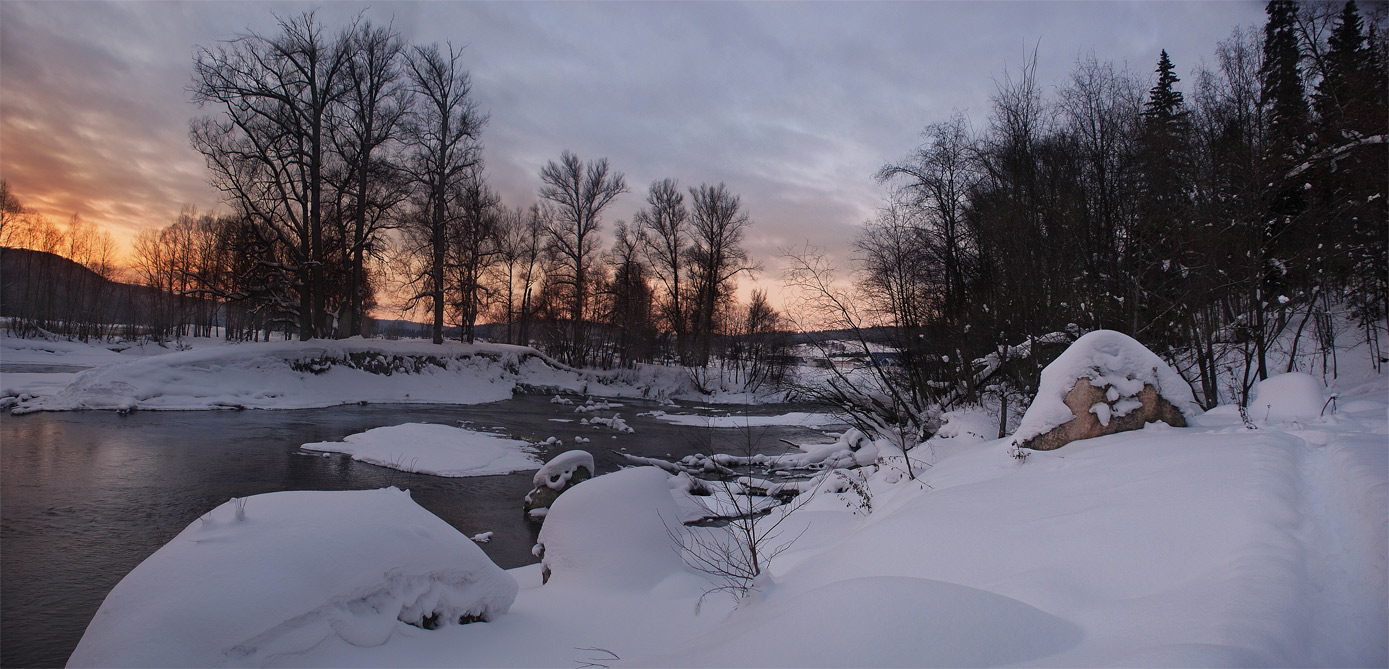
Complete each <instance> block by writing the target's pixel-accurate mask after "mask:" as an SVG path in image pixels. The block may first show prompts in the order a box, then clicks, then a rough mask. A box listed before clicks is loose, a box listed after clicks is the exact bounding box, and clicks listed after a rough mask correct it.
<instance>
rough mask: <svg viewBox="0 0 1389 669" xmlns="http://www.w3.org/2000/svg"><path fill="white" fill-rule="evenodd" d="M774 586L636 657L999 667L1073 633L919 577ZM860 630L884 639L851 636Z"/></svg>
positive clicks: (1047, 619) (1072, 638) (708, 662)
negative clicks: (672, 646)
mask: <svg viewBox="0 0 1389 669" xmlns="http://www.w3.org/2000/svg"><path fill="white" fill-rule="evenodd" d="M781 590H782V588H781V586H779V585H774V586H773V587H772V588H771V592H770V593H769V595H768V596H767V598H766V600H765V601H764V602H762V603H761V604H760V605H759V606H758V607H757V608H758V609H760V610H758V611H757V612H756V615H755V616H754V615H751V614H752V611H737V612H735V613H734V614H733V615H732V616H730V618H729V619H728V620H727V621H726V622H725V623H724V624H723V625H721V626H719V627H716V628H714V629H713V630H712V631H710V632H708V633H706V634H704V635H703V636H701V637H699V638H697V639H695V640H694V641H693V642H692V643H691V644H690V645H689V648H688V649H687V651H686V652H684V653H679V654H677V655H675V656H673V657H669V658H660V659H656V658H651V660H650V661H638V662H637V664H639V665H643V666H711V667H731V666H744V665H746V664H747V662H748V658H757V660H756V665H757V666H765V667H979V666H998V665H1004V664H1015V663H1018V662H1024V661H1027V660H1033V659H1037V658H1042V657H1046V656H1048V655H1052V654H1055V653H1057V652H1060V651H1062V650H1065V649H1066V648H1069V647H1071V646H1074V645H1075V644H1076V643H1077V642H1079V641H1080V639H1081V636H1082V634H1081V630H1080V629H1079V628H1078V627H1076V626H1075V625H1073V624H1071V623H1069V622H1067V621H1065V620H1063V619H1061V618H1058V617H1056V616H1053V615H1051V614H1048V613H1046V612H1044V611H1041V610H1038V609H1037V608H1035V607H1032V606H1029V605H1027V604H1024V603H1022V602H1020V601H1018V600H1016V599H1011V598H1008V597H1004V596H1001V595H997V594H994V593H991V592H987V591H984V590H979V589H976V588H971V587H966V586H962V585H956V584H953V583H943V582H941V581H933V580H928V579H921V578H904V577H887V576H879V577H870V578H850V579H847V580H842V581H838V582H835V583H831V584H829V585H826V586H823V587H820V588H816V589H813V590H811V591H809V592H805V593H802V594H797V595H788V594H787V593H784V592H782V591H781ZM885 602H893V604H892V605H891V606H884V603H885ZM867 639H875V640H890V643H882V642H881V641H879V642H874V643H862V642H856V640H858V641H862V640H867ZM768 647H773V648H776V649H777V651H776V652H775V653H769V652H767V651H766V649H767V648H768Z"/></svg>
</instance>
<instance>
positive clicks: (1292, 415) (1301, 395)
mask: <svg viewBox="0 0 1389 669" xmlns="http://www.w3.org/2000/svg"><path fill="white" fill-rule="evenodd" d="M1325 403H1326V398H1325V397H1323V396H1322V384H1321V381H1319V380H1317V377H1315V376H1312V375H1311V374H1307V373H1304V372H1291V373H1288V374H1279V375H1278V376H1274V377H1271V378H1268V379H1265V380H1263V381H1260V382H1258V383H1257V384H1255V385H1254V394H1253V398H1252V399H1250V400H1249V415H1250V416H1251V417H1253V418H1258V419H1263V420H1265V421H1267V422H1269V423H1281V422H1283V421H1286V420H1306V419H1310V418H1317V417H1319V416H1321V411H1322V406H1323V405H1324V404H1325Z"/></svg>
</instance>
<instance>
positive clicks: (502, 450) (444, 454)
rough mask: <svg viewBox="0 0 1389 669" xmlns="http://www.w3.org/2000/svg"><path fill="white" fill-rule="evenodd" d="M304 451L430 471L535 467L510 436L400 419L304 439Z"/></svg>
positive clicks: (529, 452)
mask: <svg viewBox="0 0 1389 669" xmlns="http://www.w3.org/2000/svg"><path fill="white" fill-rule="evenodd" d="M301 448H303V449H304V450H306V451H326V452H330V453H346V454H347V455H350V456H352V459H353V460H360V461H362V462H366V463H369V464H373V465H379V466H382V467H390V468H391V469H396V470H399V471H403V472H414V473H418V474H432V475H434V476H450V477H462V476H489V475H492V474H510V473H512V472H520V471H527V470H530V469H535V468H536V467H539V466H540V464H541V463H540V460H539V459H538V458H537V457H536V456H535V454H534V449H533V447H532V446H531V445H530V444H528V443H526V442H524V441H517V440H515V439H506V438H504V437H499V436H497V435H495V434H488V433H485V432H476V431H473V430H466V429H463V428H460V427H450V426H448V425H431V424H427V423H405V424H403V425H391V426H388V427H378V428H373V429H370V430H367V431H366V432H359V433H357V434H351V435H348V436H347V437H346V438H345V439H343V440H342V441H320V442H315V443H311V444H304V445H303V446H302V447H301Z"/></svg>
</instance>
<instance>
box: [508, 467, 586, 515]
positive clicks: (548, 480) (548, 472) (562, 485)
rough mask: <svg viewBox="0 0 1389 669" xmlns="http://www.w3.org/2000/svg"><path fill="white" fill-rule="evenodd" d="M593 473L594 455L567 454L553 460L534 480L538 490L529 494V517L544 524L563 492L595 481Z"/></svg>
mask: <svg viewBox="0 0 1389 669" xmlns="http://www.w3.org/2000/svg"><path fill="white" fill-rule="evenodd" d="M593 469H594V468H593V455H592V454H590V453H589V452H588V451H580V450H573V451H565V452H563V453H560V454H559V455H556V456H555V457H554V458H551V460H550V461H549V462H547V463H545V466H543V467H541V468H540V470H539V471H537V472H536V473H535V476H534V477H533V478H532V479H531V485H533V486H535V489H534V490H531V491H530V492H528V493H526V500H525V505H524V507H523V510H524V511H525V513H526V517H527V518H529V519H531V520H536V521H543V520H544V519H545V513H546V511H548V510H549V508H550V505H551V504H554V503H555V500H556V499H558V498H559V496H560V495H561V494H563V493H564V491H566V490H568V489H570V488H572V487H574V486H576V485H579V484H580V483H582V482H584V481H587V480H589V479H591V478H593Z"/></svg>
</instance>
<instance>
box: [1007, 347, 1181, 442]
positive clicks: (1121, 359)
mask: <svg viewBox="0 0 1389 669" xmlns="http://www.w3.org/2000/svg"><path fill="white" fill-rule="evenodd" d="M1200 412H1201V408H1200V407H1199V406H1198V405H1197V404H1196V402H1195V400H1194V398H1193V397H1192V394H1191V386H1190V384H1188V383H1187V382H1186V379H1184V378H1182V376H1181V374H1179V373H1177V370H1175V369H1173V368H1172V366H1171V365H1168V364H1167V362H1166V361H1164V360H1163V359H1162V358H1161V357H1159V356H1158V355H1157V354H1155V353H1153V352H1152V351H1149V350H1148V349H1147V348H1146V347H1144V346H1143V344H1141V343H1139V342H1138V341H1136V340H1134V339H1133V338H1132V337H1129V336H1128V335H1125V334H1123V333H1121V332H1114V331H1112V330H1096V331H1094V332H1091V333H1089V334H1086V335H1085V336H1083V337H1080V338H1079V339H1077V340H1076V341H1075V343H1073V344H1071V346H1070V347H1069V348H1067V349H1066V350H1065V351H1064V352H1063V353H1062V354H1061V355H1059V356H1057V358H1056V360H1053V361H1052V363H1051V364H1049V365H1047V366H1046V369H1043V370H1042V375H1041V378H1040V380H1039V383H1038V388H1037V396H1036V398H1035V399H1033V401H1032V405H1031V406H1029V407H1028V408H1027V412H1026V413H1025V414H1023V417H1022V422H1021V423H1019V424H1018V429H1017V432H1016V433H1015V434H1014V435H1013V439H1012V445H1013V446H1015V447H1021V448H1030V449H1034V450H1039V451H1049V450H1052V449H1056V448H1060V447H1062V446H1064V445H1066V444H1068V443H1070V442H1072V441H1075V440H1077V439H1089V438H1091V437H1099V436H1102V435H1106V434H1114V433H1116V432H1124V431H1127V430H1136V429H1139V428H1141V427H1143V426H1144V425H1145V424H1147V423H1151V422H1155V421H1163V422H1165V423H1167V424H1168V425H1171V426H1173V427H1186V425H1187V420H1186V419H1187V417H1189V416H1196V415H1198V414H1199V413H1200Z"/></svg>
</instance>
